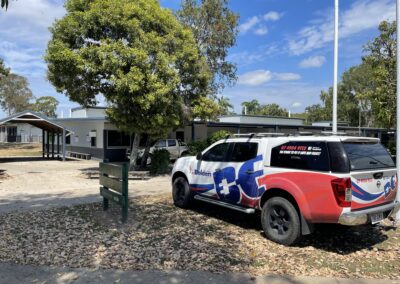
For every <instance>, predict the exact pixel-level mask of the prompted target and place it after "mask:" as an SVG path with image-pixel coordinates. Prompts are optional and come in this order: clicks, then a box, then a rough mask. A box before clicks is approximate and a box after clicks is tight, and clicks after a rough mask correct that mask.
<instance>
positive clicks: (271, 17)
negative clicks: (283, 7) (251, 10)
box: [263, 11, 282, 22]
mask: <svg viewBox="0 0 400 284" xmlns="http://www.w3.org/2000/svg"><path fill="white" fill-rule="evenodd" d="M281 17H282V14H280V13H278V12H275V11H270V12H268V13H266V14H265V15H264V16H263V18H264V20H266V21H273V22H275V21H278V20H279V19H280V18H281Z"/></svg>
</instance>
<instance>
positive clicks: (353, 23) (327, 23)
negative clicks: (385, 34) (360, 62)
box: [288, 0, 396, 55]
mask: <svg viewBox="0 0 400 284" xmlns="http://www.w3.org/2000/svg"><path fill="white" fill-rule="evenodd" d="M395 8H396V7H395V1H392V0H358V1H355V2H354V3H353V4H352V5H351V7H350V8H349V9H348V10H346V11H343V12H342V13H341V14H340V16H339V21H340V22H339V36H340V38H348V37H350V36H353V35H355V34H358V33H360V32H362V31H365V30H369V29H376V27H377V26H378V25H379V23H380V22H381V21H384V20H389V21H392V20H394V19H395V13H396V9H395ZM332 15H333V10H332V9H331V10H330V13H329V14H328V15H327V17H325V19H322V18H318V19H314V20H313V21H312V22H313V23H314V24H312V25H309V26H306V27H304V28H302V29H301V30H300V31H299V32H298V33H297V35H296V36H294V37H292V38H290V39H289V40H288V46H289V52H290V53H291V54H293V55H301V54H304V53H307V52H310V51H312V50H315V49H318V48H321V47H324V46H326V45H327V44H328V43H330V42H331V41H333V26H334V24H333V16H332ZM326 18H327V19H326Z"/></svg>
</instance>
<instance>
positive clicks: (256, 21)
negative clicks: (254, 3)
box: [239, 11, 283, 35]
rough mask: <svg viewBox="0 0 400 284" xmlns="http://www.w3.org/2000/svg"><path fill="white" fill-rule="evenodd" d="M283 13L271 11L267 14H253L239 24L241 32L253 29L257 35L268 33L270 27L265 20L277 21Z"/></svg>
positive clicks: (244, 32)
mask: <svg viewBox="0 0 400 284" xmlns="http://www.w3.org/2000/svg"><path fill="white" fill-rule="evenodd" d="M282 15H283V14H280V13H278V12H275V11H270V12H268V13H266V14H265V15H263V16H261V15H259V16H253V17H251V18H248V19H247V20H246V21H245V22H244V23H243V24H241V25H239V31H240V33H241V34H246V33H247V32H249V31H252V32H253V33H254V34H255V35H266V34H267V33H268V28H267V26H266V25H265V24H263V23H264V22H268V21H271V22H275V21H278V20H279V19H280V18H281V17H282Z"/></svg>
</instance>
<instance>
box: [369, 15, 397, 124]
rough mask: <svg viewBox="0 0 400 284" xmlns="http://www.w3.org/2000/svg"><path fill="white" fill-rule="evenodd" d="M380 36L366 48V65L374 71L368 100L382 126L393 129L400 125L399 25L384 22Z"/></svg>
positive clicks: (376, 119) (380, 27)
mask: <svg viewBox="0 0 400 284" xmlns="http://www.w3.org/2000/svg"><path fill="white" fill-rule="evenodd" d="M379 33H380V34H379V35H378V36H377V37H376V38H375V39H374V40H372V41H371V42H369V43H368V44H367V45H366V46H365V47H364V49H365V51H366V52H367V53H368V54H367V55H366V56H364V57H363V62H364V64H366V65H369V66H370V68H371V71H372V76H371V77H370V78H369V79H370V81H371V85H370V89H369V90H368V91H367V92H365V93H364V96H363V97H364V98H365V99H367V100H369V101H370V103H371V108H372V112H373V115H374V118H375V121H376V123H377V124H378V125H379V126H382V127H385V128H390V127H393V126H394V125H395V121H396V52H397V49H396V22H392V23H389V22H386V21H383V22H381V23H380V25H379Z"/></svg>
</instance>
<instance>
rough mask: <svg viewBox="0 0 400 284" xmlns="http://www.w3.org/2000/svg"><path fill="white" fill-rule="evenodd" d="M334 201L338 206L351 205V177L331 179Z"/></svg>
mask: <svg viewBox="0 0 400 284" xmlns="http://www.w3.org/2000/svg"><path fill="white" fill-rule="evenodd" d="M331 184H332V189H333V193H334V195H335V198H336V202H337V204H338V205H339V206H340V207H350V206H351V179H350V178H337V179H334V180H332V181H331Z"/></svg>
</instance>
